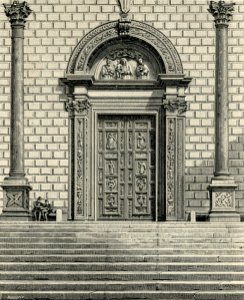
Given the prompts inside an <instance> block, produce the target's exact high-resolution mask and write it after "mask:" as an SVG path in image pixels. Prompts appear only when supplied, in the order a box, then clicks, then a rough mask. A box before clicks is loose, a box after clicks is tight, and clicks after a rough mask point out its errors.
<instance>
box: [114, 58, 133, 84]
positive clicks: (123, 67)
mask: <svg viewBox="0 0 244 300" xmlns="http://www.w3.org/2000/svg"><path fill="white" fill-rule="evenodd" d="M115 72H116V79H130V78H131V75H132V70H131V66H130V64H129V62H128V61H127V59H126V58H121V59H120V61H119V62H118V64H117V66H116V69H115Z"/></svg>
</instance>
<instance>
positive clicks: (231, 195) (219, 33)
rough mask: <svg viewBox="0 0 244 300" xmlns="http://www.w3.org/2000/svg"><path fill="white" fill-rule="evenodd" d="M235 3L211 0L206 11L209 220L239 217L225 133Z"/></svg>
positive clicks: (226, 130) (225, 219)
mask: <svg viewBox="0 0 244 300" xmlns="http://www.w3.org/2000/svg"><path fill="white" fill-rule="evenodd" d="M233 6H234V4H233V3H231V4H225V2H224V1H219V2H214V1H211V2H210V7H209V9H208V11H209V12H210V13H211V14H212V15H213V16H214V18H215V27H216V72H215V171H214V178H213V179H212V181H211V184H210V186H209V191H210V215H209V217H210V221H223V222H225V221H240V215H239V214H237V213H236V211H235V189H236V187H237V185H236V184H235V182H234V179H233V178H232V177H230V174H229V165H228V164H229V134H228V131H229V129H228V24H229V22H230V17H231V16H232V11H233V10H234V7H233Z"/></svg>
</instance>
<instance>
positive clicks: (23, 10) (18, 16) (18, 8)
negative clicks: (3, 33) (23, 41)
mask: <svg viewBox="0 0 244 300" xmlns="http://www.w3.org/2000/svg"><path fill="white" fill-rule="evenodd" d="M3 6H4V8H5V14H6V16H7V17H8V18H9V21H10V23H11V24H12V25H24V24H25V22H26V18H27V17H28V16H29V15H30V13H31V12H32V10H31V9H30V8H29V6H28V4H27V2H25V1H24V2H19V1H17V0H15V1H14V2H13V4H3Z"/></svg>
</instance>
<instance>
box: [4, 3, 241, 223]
mask: <svg viewBox="0 0 244 300" xmlns="http://www.w3.org/2000/svg"><path fill="white" fill-rule="evenodd" d="M61 2H62V1H61V0H53V1H48V2H46V1H45V0H44V1H43V3H42V4H36V3H35V2H33V3H32V2H28V4H29V6H30V8H31V9H32V10H33V12H34V13H31V12H29V13H28V16H27V15H26V16H25V17H24V19H25V21H26V24H25V30H24V35H25V38H24V40H23V41H24V42H23V43H24V44H23V45H22V46H23V49H24V52H25V54H24V61H23V66H24V72H23V78H24V94H23V97H24V102H23V112H22V113H23V114H24V117H23V119H22V120H18V117H16V116H15V114H14V111H15V110H14V109H13V107H15V108H16V111H17V112H21V109H22V108H21V101H20V100H18V95H19V94H18V95H15V93H14V91H13V90H14V84H15V85H16V84H17V86H21V84H22V82H21V80H20V79H21V78H20V77H19V75H18V74H17V71H18V69H16V70H17V71H16V73H15V74H13V72H12V77H11V78H12V81H11V80H10V79H11V78H10V65H11V67H12V70H13V68H14V67H15V68H17V67H16V66H18V58H19V56H18V55H19V53H20V51H19V49H21V45H18V43H19V42H18V43H17V42H16V43H15V42H14V43H13V44H14V45H15V46H14V47H15V48H14V49H15V50H14V49H13V44H12V61H11V56H10V51H11V47H10V40H11V39H10V34H11V29H12V41H19V40H18V38H19V35H18V34H19V32H20V31H18V30H20V29H19V27H18V26H19V24H17V25H16V19H14V21H13V17H12V15H11V16H9V15H8V17H9V18H10V21H11V25H12V26H11V29H10V26H9V21H8V19H7V18H6V15H5V14H4V12H3V11H2V13H1V26H2V28H3V29H2V30H3V32H4V34H3V38H2V39H1V43H2V47H1V49H2V52H3V53H2V58H3V59H2V66H3V68H2V70H3V71H2V72H1V73H2V76H1V78H0V82H2V84H1V87H0V92H1V100H0V101H1V103H0V105H1V107H2V108H1V114H2V118H1V120H0V122H1V123H0V126H1V128H0V132H1V135H0V139H1V146H0V147H1V148H0V151H1V152H0V153H1V162H2V163H1V167H0V172H1V178H0V179H1V182H3V185H2V188H3V190H2V191H1V201H2V202H1V206H2V209H3V215H4V213H7V214H8V213H9V214H10V215H11V213H12V214H13V212H14V214H15V213H16V211H20V210H21V209H25V210H28V209H29V210H30V209H31V207H32V203H33V201H34V200H35V199H36V198H37V197H38V196H41V197H43V198H47V199H48V200H49V201H50V202H52V203H53V205H54V206H55V207H56V208H61V209H62V211H63V215H64V216H63V219H64V220H66V219H69V220H127V221H133V220H142V221H150V220H153V221H182V220H187V219H188V218H189V214H190V212H191V211H194V212H196V214H197V216H199V217H201V218H205V219H206V218H207V217H208V215H209V212H210V213H211V212H212V213H213V215H214V214H215V215H216V214H217V215H218V213H221V214H223V215H224V216H225V218H224V219H223V220H227V219H228V216H230V218H229V219H231V220H237V219H236V217H235V216H236V215H238V218H239V219H240V215H242V213H243V210H244V200H243V194H244V183H243V173H244V164H243V153H244V152H243V150H244V149H243V145H244V139H243V122H242V117H243V112H244V106H243V100H244V99H243V98H244V96H243V95H244V93H243V92H244V90H243V86H244V84H243V83H244V71H243V70H244V56H243V49H244V39H243V27H244V18H243V10H244V4H241V3H240V4H239V3H237V5H236V6H235V11H233V6H230V7H229V6H228V5H227V4H225V3H222V2H223V1H220V2H218V3H217V2H216V3H215V2H214V3H213V4H212V6H210V8H209V4H206V3H205V1H195V0H189V1H186V0H184V1H183V0H175V1H174V0H171V1H169V0H166V1H161V0H158V1H147V0H142V1H136V0H134V1H131V2H130V1H115V0H109V1H94V3H93V1H91V0H89V1H85V0H84V1H81V2H80V1H77V2H76V1H75V0H70V3H67V2H65V3H64V4H63V3H61ZM88 2H89V3H88ZM196 2H197V3H196ZM201 2H202V3H201ZM16 5H17V6H18V5H19V4H18V3H17V4H16ZM221 7H224V9H225V19H224V20H223V15H222V14H221V12H220V8H221ZM208 10H209V11H208ZM25 11H26V8H25ZM5 13H6V8H5ZM216 14H217V16H216ZM232 14H233V16H232ZM27 17H28V19H27ZM214 21H215V22H214ZM18 22H19V20H18ZM218 22H219V23H221V24H219V23H218ZM215 25H216V29H215ZM21 26H22V25H21ZM17 27H18V28H17ZM16 28H17V29H16ZM22 29H23V26H22ZM22 29H21V30H22ZM228 29H229V30H228ZM16 32H17V33H16ZM227 44H229V47H227ZM216 45H217V46H216ZM17 47H20V48H17ZM215 47H216V49H217V50H218V51H215ZM218 47H219V48H218ZM13 51H15V52H14V53H16V57H17V59H16V60H15V65H13V64H14V62H13V61H14V60H13ZM222 53H224V54H223V55H222ZM228 59H229V62H228ZM16 61H17V62H16ZM227 72H228V75H229V79H228V77H227ZM16 74H17V76H15V75H16ZM13 78H14V80H13ZM16 82H18V83H16ZM10 83H11V91H10ZM18 84H19V85H18ZM228 86H229V88H228ZM216 95H220V96H216ZM10 99H12V102H11V105H12V106H10ZM17 108H18V109H17ZM10 120H11V124H10ZM21 122H23V130H24V134H23V136H21V134H20V135H18V131H17V129H16V128H19V127H21V125H20V123H21ZM21 124H22V123H21ZM11 126H12V127H11ZM10 128H11V129H10ZM13 128H15V129H16V130H14V129H13ZM10 132H11V134H10ZM13 137H15V138H13ZM16 141H19V142H16ZM22 146H23V151H21V149H22V148H21V147H22ZM19 170H21V172H20V171H19ZM23 171H24V172H23ZM24 173H25V174H24ZM9 174H10V175H9ZM4 178H5V179H4ZM232 218H233V219H232Z"/></svg>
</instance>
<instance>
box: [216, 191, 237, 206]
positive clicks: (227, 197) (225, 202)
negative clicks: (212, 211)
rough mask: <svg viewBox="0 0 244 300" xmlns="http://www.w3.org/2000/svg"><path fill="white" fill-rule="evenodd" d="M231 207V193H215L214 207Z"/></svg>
mask: <svg viewBox="0 0 244 300" xmlns="http://www.w3.org/2000/svg"><path fill="white" fill-rule="evenodd" d="M232 206H233V197H232V193H229V192H216V193H215V207H226V208H230V207H232Z"/></svg>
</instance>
